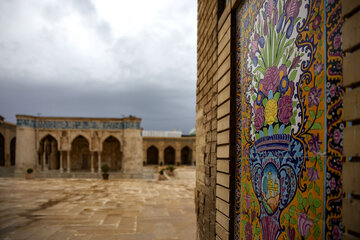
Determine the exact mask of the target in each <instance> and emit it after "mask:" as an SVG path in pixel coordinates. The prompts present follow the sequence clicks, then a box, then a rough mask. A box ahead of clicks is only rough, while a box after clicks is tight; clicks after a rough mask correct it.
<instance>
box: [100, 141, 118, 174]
mask: <svg viewBox="0 0 360 240" xmlns="http://www.w3.org/2000/svg"><path fill="white" fill-rule="evenodd" d="M101 161H102V164H107V165H109V167H110V170H112V171H118V170H120V169H121V167H122V153H121V150H120V141H119V140H118V139H117V138H116V137H114V136H113V135H109V136H108V137H107V138H106V139H105V140H104V141H103V142H102V152H101Z"/></svg>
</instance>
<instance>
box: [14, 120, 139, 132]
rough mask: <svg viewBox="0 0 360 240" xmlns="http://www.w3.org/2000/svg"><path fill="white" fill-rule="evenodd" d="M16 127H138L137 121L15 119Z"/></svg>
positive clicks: (112, 128)
mask: <svg viewBox="0 0 360 240" xmlns="http://www.w3.org/2000/svg"><path fill="white" fill-rule="evenodd" d="M16 125H17V127H30V128H46V129H79V130H84V129H102V130H123V129H140V123H139V122H114V121H111V122H100V121H66V120H65V121H55V120H54V121H47V120H32V119H31V120H30V119H17V123H16Z"/></svg>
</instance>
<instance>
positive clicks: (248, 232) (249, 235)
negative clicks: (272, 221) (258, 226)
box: [245, 222, 253, 240]
mask: <svg viewBox="0 0 360 240" xmlns="http://www.w3.org/2000/svg"><path fill="white" fill-rule="evenodd" d="M252 235H253V232H252V226H251V223H250V222H246V225H245V239H246V240H252Z"/></svg>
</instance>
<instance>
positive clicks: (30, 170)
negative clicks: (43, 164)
mask: <svg viewBox="0 0 360 240" xmlns="http://www.w3.org/2000/svg"><path fill="white" fill-rule="evenodd" d="M33 171H34V170H33V169H32V168H28V169H26V172H27V173H28V174H31V173H32V172H33Z"/></svg>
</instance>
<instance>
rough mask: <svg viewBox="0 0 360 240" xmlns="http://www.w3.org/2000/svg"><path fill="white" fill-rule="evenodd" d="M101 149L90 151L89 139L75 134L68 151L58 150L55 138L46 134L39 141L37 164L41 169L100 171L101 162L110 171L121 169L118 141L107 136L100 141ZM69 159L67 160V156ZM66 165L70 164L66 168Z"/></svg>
mask: <svg viewBox="0 0 360 240" xmlns="http://www.w3.org/2000/svg"><path fill="white" fill-rule="evenodd" d="M102 145H103V147H102V151H101V152H97V151H90V145H89V141H88V140H87V139H86V138H85V137H84V136H82V135H79V136H77V137H76V138H75V139H74V140H73V141H72V143H71V150H70V151H59V150H58V143H57V140H56V139H55V138H54V137H52V136H51V135H46V136H45V137H44V138H43V139H42V140H41V141H40V147H39V151H38V157H39V159H38V165H39V166H40V169H41V170H54V169H59V170H60V171H63V170H64V169H67V171H68V172H70V171H82V170H85V171H91V172H94V171H95V170H96V169H97V170H98V171H99V172H100V171H101V164H107V165H108V166H109V167H110V171H118V170H121V150H120V142H119V140H117V139H116V138H115V137H113V136H109V137H108V138H106V139H105V140H104V141H103V143H102ZM68 155H69V156H70V157H69V161H67V157H68ZM68 166H70V167H69V168H68Z"/></svg>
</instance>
